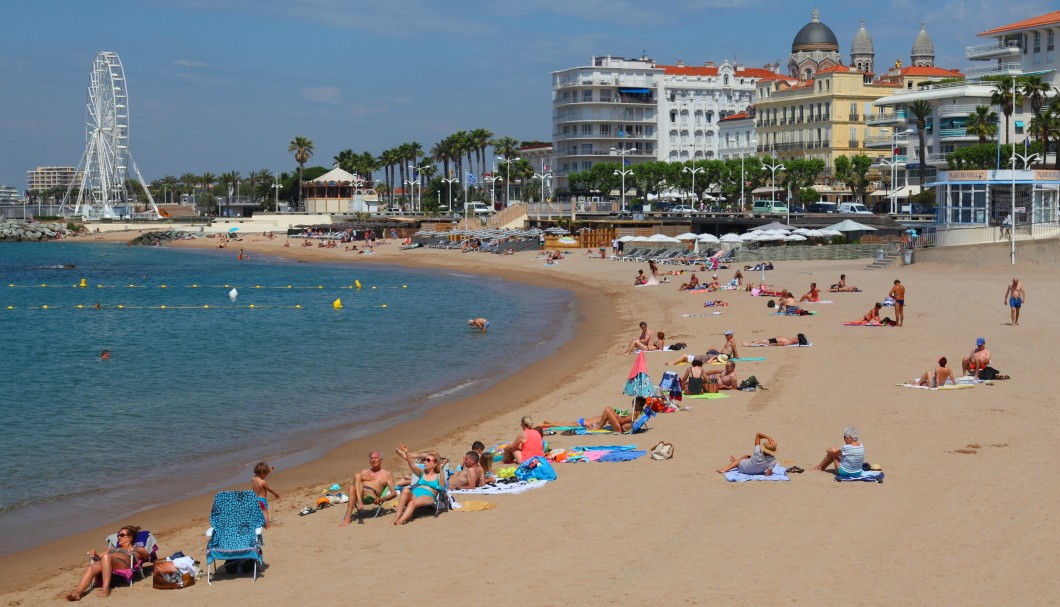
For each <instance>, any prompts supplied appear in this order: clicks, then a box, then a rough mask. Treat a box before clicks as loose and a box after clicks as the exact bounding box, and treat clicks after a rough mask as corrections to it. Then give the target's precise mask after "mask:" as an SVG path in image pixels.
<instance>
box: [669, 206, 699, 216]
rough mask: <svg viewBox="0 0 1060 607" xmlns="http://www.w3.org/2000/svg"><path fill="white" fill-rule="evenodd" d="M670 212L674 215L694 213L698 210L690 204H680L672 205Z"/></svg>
mask: <svg viewBox="0 0 1060 607" xmlns="http://www.w3.org/2000/svg"><path fill="white" fill-rule="evenodd" d="M670 212H671V213H673V214H674V215H692V214H694V213H695V212H696V210H695V209H694V208H692V207H690V206H688V205H684V204H679V205H677V206H674V207H670Z"/></svg>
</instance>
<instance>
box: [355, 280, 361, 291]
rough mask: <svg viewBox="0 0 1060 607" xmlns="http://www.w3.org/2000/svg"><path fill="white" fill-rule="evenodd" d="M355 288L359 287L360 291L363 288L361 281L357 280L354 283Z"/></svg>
mask: <svg viewBox="0 0 1060 607" xmlns="http://www.w3.org/2000/svg"><path fill="white" fill-rule="evenodd" d="M353 286H355V287H357V288H358V289H360V288H361V281H359V280H355V281H353Z"/></svg>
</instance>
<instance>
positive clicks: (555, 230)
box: [545, 227, 570, 236]
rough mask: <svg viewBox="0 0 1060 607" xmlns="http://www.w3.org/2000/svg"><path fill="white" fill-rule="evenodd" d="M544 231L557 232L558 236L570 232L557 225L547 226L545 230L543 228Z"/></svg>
mask: <svg viewBox="0 0 1060 607" xmlns="http://www.w3.org/2000/svg"><path fill="white" fill-rule="evenodd" d="M545 232H547V233H549V234H558V235H560V236H566V235H567V234H570V232H568V231H567V230H564V229H563V228H559V227H556V228H548V229H547V230H545Z"/></svg>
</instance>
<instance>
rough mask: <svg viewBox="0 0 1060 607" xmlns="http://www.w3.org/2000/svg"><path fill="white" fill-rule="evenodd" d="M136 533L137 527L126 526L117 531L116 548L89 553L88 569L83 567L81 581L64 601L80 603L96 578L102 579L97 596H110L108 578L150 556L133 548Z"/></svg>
mask: <svg viewBox="0 0 1060 607" xmlns="http://www.w3.org/2000/svg"><path fill="white" fill-rule="evenodd" d="M137 533H140V528H139V527H133V526H131V525H126V526H125V527H122V528H121V529H120V530H118V545H117V546H115V547H114V548H108V549H107V551H106V552H104V553H103V554H100V553H98V552H96V551H95V550H93V551H92V552H89V553H88V556H89V558H90V559H91V560H92V562H91V563H89V564H88V567H85V572H84V573H83V574H81V581H80V582H78V584H77V588H75V589H74V591H73V592H71V593H70V594H68V595H66V600H68V601H80V600H81V596H82V595H83V594H84V593H85V591H86V590H88V589H89V588H90V587H91V586H92V582H93V580H95V579H96V577H97V576H99V577H101V578H102V579H103V585H102V586H101V587H100V589H99V596H110V578H111V575H112V574H113V573H114V572H115V571H120V570H123V569H132V568H133V565H134V563H136V562H140V561H142V560H144V559H146V558H148V557H150V556H151V553H149V552H148V551H147V549H146V548H144V547H143V546H133V541H135V540H136V534H137Z"/></svg>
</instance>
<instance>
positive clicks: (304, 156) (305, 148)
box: [287, 136, 313, 205]
mask: <svg viewBox="0 0 1060 607" xmlns="http://www.w3.org/2000/svg"><path fill="white" fill-rule="evenodd" d="M287 151H288V152H294V161H295V162H297V163H298V204H299V205H301V204H303V203H302V181H303V173H304V169H305V163H307V162H309V159H310V158H312V157H313V140H312V139H310V138H308V137H302V136H298V137H295V138H294V139H292V140H291V143H290V144H288V146H287Z"/></svg>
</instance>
